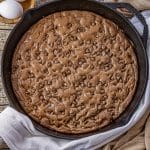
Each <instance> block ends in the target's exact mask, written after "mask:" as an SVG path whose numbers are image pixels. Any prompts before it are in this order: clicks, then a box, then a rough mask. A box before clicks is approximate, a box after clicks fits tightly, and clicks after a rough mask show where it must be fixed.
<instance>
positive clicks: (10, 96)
mask: <svg viewBox="0 0 150 150" xmlns="http://www.w3.org/2000/svg"><path fill="white" fill-rule="evenodd" d="M75 1H76V2H81V1H82V0H81V1H80V0H75ZM65 2H66V3H70V0H64V1H63V3H65ZM71 2H72V1H71ZM86 2H87V3H90V4H92V5H97V7H98V6H101V7H103V8H105V9H107V10H108V9H109V11H111V12H112V13H113V14H116V15H117V16H118V17H120V18H121V19H122V20H123V21H124V22H126V23H127V24H128V25H129V26H130V28H131V29H132V30H133V32H134V33H135V35H136V38H137V41H138V42H139V44H140V47H141V49H142V50H143V55H144V59H145V62H144V63H145V80H144V81H143V87H142V89H141V93H140V95H139V100H138V102H136V103H135V105H133V106H134V108H132V110H131V108H130V111H131V112H130V113H129V114H128V116H125V115H124V114H125V112H124V113H123V114H122V115H121V116H120V117H119V118H118V119H116V121H114V122H113V123H112V124H111V125H108V126H106V127H104V128H102V129H98V130H96V131H92V132H89V133H84V134H76V135H75V134H66V133H60V132H57V131H53V130H50V129H47V128H45V127H43V126H42V125H40V124H39V123H37V122H36V121H34V120H33V119H32V118H31V117H30V119H31V120H32V122H33V124H34V126H35V128H36V129H37V130H39V131H41V132H43V133H45V134H48V135H51V136H54V137H59V138H63V139H78V138H82V137H86V136H90V135H94V134H97V133H101V132H104V131H108V130H111V129H114V128H117V127H120V126H122V125H125V124H126V123H128V122H129V120H130V118H131V116H132V114H133V112H134V111H135V110H136V108H137V106H138V104H139V102H140V100H141V98H142V96H143V93H144V90H145V88H146V84H147V79H148V57H147V54H146V50H145V48H144V46H143V44H142V41H141V39H140V36H139V33H138V32H137V31H136V29H135V28H134V27H133V25H132V24H131V23H130V22H129V21H128V19H126V18H125V17H123V16H122V15H120V14H119V13H117V12H116V11H114V10H113V9H111V8H109V7H107V6H106V5H104V4H103V3H99V2H95V1H90V0H85V1H84V2H81V3H86ZM54 3H62V1H55V2H51V3H46V4H44V5H42V6H40V7H38V8H33V9H31V10H29V11H27V12H26V13H25V14H24V15H23V17H22V19H21V20H20V22H19V23H18V24H17V25H16V26H15V27H14V29H13V30H12V32H11V33H10V35H9V37H8V40H7V42H6V44H5V47H4V51H3V54H2V63H1V72H2V83H3V86H4V90H5V93H6V95H7V97H8V99H9V102H10V104H11V106H12V107H14V108H15V109H17V110H18V111H19V112H22V113H24V114H26V113H25V112H24V110H23V109H22V108H21V106H20V104H19V103H18V101H17V98H16V96H15V94H14V92H13V90H12V86H11V83H10V82H11V81H8V78H7V77H10V76H9V75H10V74H11V69H9V66H8V65H7V67H6V66H5V63H7V56H8V55H9V53H8V48H9V47H8V45H9V43H10V41H11V40H12V37H13V36H14V35H15V32H16V31H17V29H18V27H19V26H21V25H24V22H25V21H26V19H27V20H30V19H32V15H33V14H34V13H36V12H38V11H39V10H40V9H41V8H44V7H45V8H46V7H50V5H52V4H54ZM61 10H62V8H61ZM63 10H77V9H70V8H67V9H63ZM78 10H81V8H80V9H78ZM82 10H87V8H86V9H84V8H83V9H82ZM59 11H60V10H59ZM88 11H93V12H95V10H89V9H88ZM54 12H58V10H55V11H54ZM54 12H53V13H54ZM95 13H97V12H95ZM45 16H46V15H45ZM38 20H40V19H38ZM33 24H34V23H33ZM30 26H31V25H30ZM30 26H29V27H30ZM23 27H24V26H23ZM26 31H27V30H26ZM24 33H25V32H24ZM17 36H18V35H17ZM21 36H22V35H20V37H21ZM17 43H18V42H17ZM17 43H16V45H17ZM13 52H14V49H13ZM9 61H10V62H11V60H9ZM10 65H11V64H10ZM5 69H6V70H7V71H6V70H5ZM134 101H135V100H134ZM26 115H27V114H26Z"/></svg>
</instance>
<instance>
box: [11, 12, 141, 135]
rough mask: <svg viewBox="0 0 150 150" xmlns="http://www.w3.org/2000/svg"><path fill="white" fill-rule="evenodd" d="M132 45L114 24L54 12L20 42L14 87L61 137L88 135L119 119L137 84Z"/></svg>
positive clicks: (24, 102)
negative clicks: (72, 134)
mask: <svg viewBox="0 0 150 150" xmlns="http://www.w3.org/2000/svg"><path fill="white" fill-rule="evenodd" d="M137 74H138V71H137V62H136V57H135V54H134V50H133V47H132V45H131V43H130V42H129V40H128V39H127V37H126V36H125V35H124V33H123V32H122V30H121V29H119V28H118V26H117V25H115V24H114V23H113V22H111V21H110V20H108V19H105V18H103V17H101V16H99V15H96V14H94V13H92V12H87V11H64V12H61V13H60V12H59V13H54V14H52V15H49V16H48V17H45V18H43V19H42V20H40V21H39V22H38V23H36V24H35V25H33V26H32V27H31V28H30V29H29V31H28V32H27V33H26V34H25V35H24V36H23V38H22V39H21V41H20V42H19V44H18V46H17V48H16V51H15V54H14V57H13V65H12V83H13V89H14V92H15V93H16V95H17V97H18V99H19V102H20V104H21V105H22V107H23V108H24V110H25V111H26V112H27V113H28V114H29V115H30V116H31V117H32V118H33V119H35V120H36V121H37V122H39V123H40V124H42V125H44V126H46V127H48V128H50V129H54V130H56V131H60V132H63V133H74V134H77V133H85V132H90V131H93V130H95V129H98V128H101V127H103V126H105V125H107V124H109V123H111V121H112V120H114V119H116V118H117V117H118V116H119V115H120V114H121V113H122V112H123V111H124V110H125V109H126V107H127V105H128V104H129V103H130V101H131V100H132V97H133V94H134V91H135V87H136V82H137Z"/></svg>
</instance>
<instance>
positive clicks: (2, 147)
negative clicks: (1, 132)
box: [0, 138, 9, 150]
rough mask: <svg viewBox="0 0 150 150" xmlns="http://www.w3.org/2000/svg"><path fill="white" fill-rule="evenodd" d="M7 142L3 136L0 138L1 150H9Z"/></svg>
mask: <svg viewBox="0 0 150 150" xmlns="http://www.w3.org/2000/svg"><path fill="white" fill-rule="evenodd" d="M8 149H9V148H8V147H7V145H6V143H5V142H4V141H3V139H2V138H0V150H8Z"/></svg>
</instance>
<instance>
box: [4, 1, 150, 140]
mask: <svg viewBox="0 0 150 150" xmlns="http://www.w3.org/2000/svg"><path fill="white" fill-rule="evenodd" d="M110 7H111V8H110ZM117 7H127V9H129V10H130V11H132V13H134V14H135V15H137V17H138V18H139V19H140V21H141V23H142V24H144V32H143V36H142V37H140V35H139V34H138V32H137V31H136V29H135V28H134V27H133V26H132V24H131V23H130V22H129V21H128V19H126V18H125V17H124V16H122V15H120V14H119V13H117V12H116V11H114V10H113V9H112V8H117ZM63 10H87V11H92V12H95V13H97V14H100V15H102V16H104V17H106V18H108V19H110V20H112V21H114V22H115V23H116V24H117V25H119V27H120V28H122V29H123V31H124V32H125V34H126V35H127V36H128V37H129V38H130V39H131V41H132V42H133V44H134V45H135V53H136V56H137V61H138V67H139V68H138V69H139V72H138V76H139V79H138V83H137V88H136V92H135V94H134V97H133V100H132V102H131V103H130V105H129V106H128V108H127V109H126V111H125V112H124V113H123V114H122V115H121V116H120V117H119V118H118V119H116V120H115V121H114V122H112V123H111V124H110V125H108V126H106V127H104V128H102V129H99V130H96V131H94V132H90V133H85V134H76V135H73V134H63V133H59V132H56V131H53V130H50V129H48V128H45V127H43V126H41V125H39V124H38V123H37V122H36V121H34V120H33V119H32V118H31V120H32V122H33V124H34V125H35V127H36V129H38V130H39V131H41V132H43V133H45V134H48V135H52V136H55V137H59V138H65V139H76V138H81V137H85V136H89V135H93V134H96V133H100V132H103V131H107V130H111V129H113V128H116V127H119V126H122V125H124V124H126V123H127V122H129V120H130V118H131V116H132V114H133V112H134V111H135V110H136V108H137V106H138V104H139V102H140V101H141V98H142V95H143V92H144V90H145V87H146V83H147V78H148V59H147V55H146V50H145V48H146V43H147V33H148V28H147V25H146V23H145V20H144V18H143V17H142V15H141V14H139V13H137V11H136V10H135V9H134V8H133V7H131V5H127V4H117V5H116V4H112V3H110V4H108V3H107V4H103V3H99V2H94V1H89V0H63V1H55V2H51V3H47V4H45V5H43V6H41V7H39V8H35V9H31V10H29V11H28V12H26V13H25V15H24V16H23V17H22V19H21V21H20V22H19V23H18V24H17V25H16V26H15V28H14V29H13V31H12V32H11V34H10V35H9V38H8V40H7V42H6V44H5V47H4V52H3V56H2V67H1V69H2V81H3V86H4V89H5V92H6V95H7V97H8V99H9V101H10V104H11V106H12V107H14V108H15V109H16V110H18V111H20V112H22V113H24V114H26V113H25V111H24V110H23V109H22V107H21V106H20V104H19V103H18V100H17V98H16V96H15V94H14V92H13V89H12V84H11V63H12V56H13V53H14V51H15V48H16V45H17V43H18V42H19V40H20V39H21V37H22V35H23V34H24V33H25V32H26V31H27V30H28V29H29V28H30V27H31V26H32V25H33V24H35V23H36V22H37V21H38V20H40V19H41V18H43V17H45V16H47V15H49V14H51V13H54V12H59V11H63ZM144 46H145V47H144Z"/></svg>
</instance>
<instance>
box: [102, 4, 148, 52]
mask: <svg viewBox="0 0 150 150" xmlns="http://www.w3.org/2000/svg"><path fill="white" fill-rule="evenodd" d="M103 4H104V5H106V6H108V7H110V8H112V9H115V10H117V11H118V12H120V13H122V14H124V15H125V16H126V17H127V18H129V17H131V15H132V16H134V15H135V16H136V17H137V18H138V20H139V21H140V22H141V24H142V25H143V27H144V28H143V34H142V36H141V39H142V42H143V45H144V47H145V49H146V48H147V40H148V25H147V23H146V21H145V18H144V17H143V15H142V14H141V13H140V12H139V11H138V10H137V9H136V8H134V7H133V6H132V5H130V4H128V3H103Z"/></svg>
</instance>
